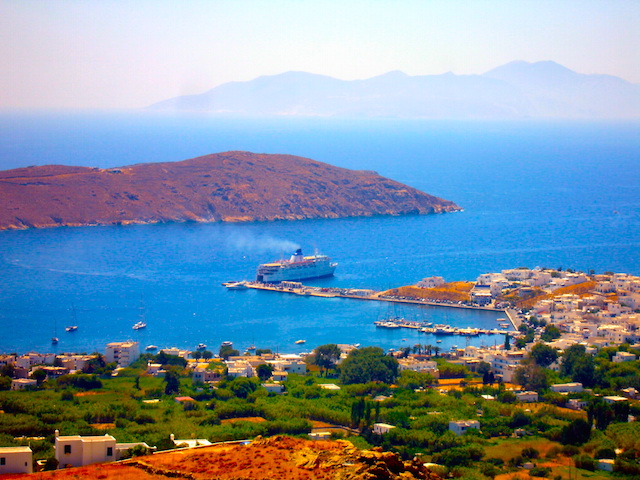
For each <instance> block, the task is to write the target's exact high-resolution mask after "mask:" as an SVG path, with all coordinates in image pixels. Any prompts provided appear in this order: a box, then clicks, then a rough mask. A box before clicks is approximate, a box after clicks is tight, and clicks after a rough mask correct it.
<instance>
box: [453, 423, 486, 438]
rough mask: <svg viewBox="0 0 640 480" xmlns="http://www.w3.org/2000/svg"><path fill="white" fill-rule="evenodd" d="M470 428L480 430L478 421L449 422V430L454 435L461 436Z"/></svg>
mask: <svg viewBox="0 0 640 480" xmlns="http://www.w3.org/2000/svg"><path fill="white" fill-rule="evenodd" d="M470 428H476V429H478V430H480V422H479V421H478V420H452V421H450V422H449V430H451V431H452V432H453V433H455V434H456V435H462V434H463V433H465V432H466V431H467V430H469V429H470Z"/></svg>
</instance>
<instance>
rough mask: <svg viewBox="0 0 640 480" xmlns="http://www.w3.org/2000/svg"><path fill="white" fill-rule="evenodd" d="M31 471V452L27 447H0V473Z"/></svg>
mask: <svg viewBox="0 0 640 480" xmlns="http://www.w3.org/2000/svg"><path fill="white" fill-rule="evenodd" d="M5 473H33V452H32V451H31V448H29V447H0V475H4V474H5Z"/></svg>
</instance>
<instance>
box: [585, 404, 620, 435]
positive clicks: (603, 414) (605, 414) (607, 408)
mask: <svg viewBox="0 0 640 480" xmlns="http://www.w3.org/2000/svg"><path fill="white" fill-rule="evenodd" d="M587 415H588V418H589V422H590V423H594V424H595V426H596V428H597V429H598V430H605V429H606V428H607V427H608V426H609V424H610V423H611V422H613V420H614V411H613V408H612V407H611V405H609V404H607V403H606V402H605V401H604V400H603V399H602V398H600V397H596V398H594V399H592V400H591V401H590V402H589V404H588V405H587ZM625 421H626V419H625Z"/></svg>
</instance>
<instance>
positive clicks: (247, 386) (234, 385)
mask: <svg viewBox="0 0 640 480" xmlns="http://www.w3.org/2000/svg"><path fill="white" fill-rule="evenodd" d="M228 386H229V390H231V391H232V392H233V394H234V395H235V396H236V397H238V398H247V397H248V396H249V394H250V393H253V392H255V391H256V389H257V388H258V384H257V383H256V382H255V381H254V380H252V379H250V378H247V377H238V378H234V379H233V380H232V381H231V382H229V385H228Z"/></svg>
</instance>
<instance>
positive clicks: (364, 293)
mask: <svg viewBox="0 0 640 480" xmlns="http://www.w3.org/2000/svg"><path fill="white" fill-rule="evenodd" d="M228 285H229V284H225V286H228ZM242 285H243V286H244V287H246V288H252V289H255V290H263V291H268V292H277V293H288V294H292V295H300V296H311V297H321V298H348V299H352V300H369V301H377V302H393V303H403V304H412V305H425V306H430V307H444V308H460V309H467V310H484V311H489V312H503V313H504V314H505V315H506V318H505V321H506V320H507V319H508V321H509V322H510V323H511V325H512V326H513V331H507V330H502V331H500V333H503V334H504V333H510V334H513V333H517V330H518V327H519V326H520V324H521V323H522V322H521V320H520V319H519V318H518V315H517V313H516V312H515V311H514V310H510V309H507V310H505V309H499V308H494V307H484V306H479V305H465V304H462V303H447V302H433V301H428V300H425V299H420V298H406V297H405V298H399V297H395V296H389V295H382V293H383V292H378V291H374V290H367V289H354V288H325V287H312V286H307V285H302V284H301V283H298V282H283V283H279V284H273V283H261V282H242Z"/></svg>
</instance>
